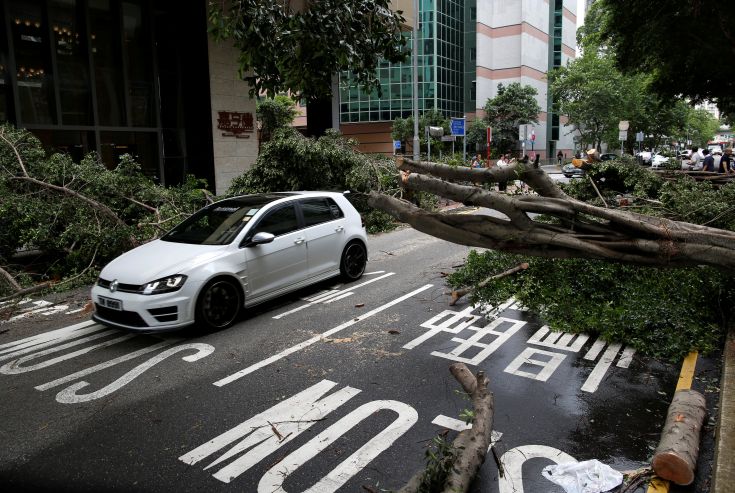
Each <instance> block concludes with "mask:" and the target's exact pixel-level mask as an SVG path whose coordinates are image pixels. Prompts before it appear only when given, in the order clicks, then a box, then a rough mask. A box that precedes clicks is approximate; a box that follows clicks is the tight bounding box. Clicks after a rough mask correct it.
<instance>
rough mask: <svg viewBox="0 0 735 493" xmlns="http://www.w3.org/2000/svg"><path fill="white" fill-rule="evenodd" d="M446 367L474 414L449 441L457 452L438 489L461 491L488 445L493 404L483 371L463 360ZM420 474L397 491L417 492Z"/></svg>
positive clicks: (422, 474)
mask: <svg viewBox="0 0 735 493" xmlns="http://www.w3.org/2000/svg"><path fill="white" fill-rule="evenodd" d="M449 371H450V372H451V373H452V375H453V376H454V378H455V379H456V380H457V381H458V382H459V384H460V385H461V386H462V389H464V391H465V392H466V393H467V394H469V396H470V399H471V400H472V408H473V410H474V413H475V414H474V418H473V419H472V427H471V428H468V429H466V430H464V431H461V432H460V433H459V434H458V435H457V437H456V438H455V439H454V441H453V442H452V447H453V448H454V449H456V451H457V452H456V456H455V458H454V462H453V464H452V467H451V470H450V471H449V474H448V475H447V479H446V481H445V482H444V489H443V490H442V491H443V492H445V493H464V492H466V491H468V490H469V487H470V484H471V483H472V480H473V479H474V478H475V475H477V471H479V469H480V466H481V465H482V463H483V462H484V461H485V455H486V454H487V450H488V448H489V447H490V438H491V436H490V434H491V431H492V428H493V413H494V411H495V404H494V400H493V394H492V392H490V391H489V390H488V383H489V381H488V379H487V377H486V376H485V373H484V372H482V371H479V372H477V375H473V374H472V372H471V371H470V370H469V368H467V366H466V365H465V364H464V363H454V364H453V365H451V366H450V367H449ZM423 477H424V471H423V470H422V471H419V472H418V473H416V474H415V475H414V476H413V477H412V478H411V479H410V480H409V481H408V483H406V485H405V486H404V487H403V488H401V489H400V490H398V493H418V491H419V490H420V488H421V485H422V481H423Z"/></svg>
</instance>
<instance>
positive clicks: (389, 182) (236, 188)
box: [226, 128, 437, 233]
mask: <svg viewBox="0 0 735 493" xmlns="http://www.w3.org/2000/svg"><path fill="white" fill-rule="evenodd" d="M290 190H334V191H340V192H341V191H345V190H351V191H353V192H357V193H353V194H350V195H349V199H350V200H351V201H352V203H353V204H354V205H355V207H356V208H357V210H358V211H360V213H361V214H362V215H363V219H364V220H365V226H366V228H367V230H368V232H370V233H377V232H380V231H387V230H390V229H392V228H394V227H395V222H394V221H393V220H392V219H391V217H390V216H389V215H387V214H385V213H383V212H382V211H376V210H373V209H372V208H370V207H368V205H367V201H366V199H365V197H364V196H363V195H361V194H365V193H368V192H370V191H371V190H377V191H382V192H383V193H387V194H391V195H396V194H399V193H400V190H401V189H400V187H399V185H398V174H397V171H396V167H395V164H394V162H393V160H392V159H390V158H389V157H386V156H383V155H367V154H362V153H360V152H358V151H357V142H356V141H354V140H348V139H345V138H344V137H342V136H341V135H340V134H339V132H335V131H332V130H330V131H328V132H327V134H326V135H324V136H322V137H320V138H319V139H313V138H307V137H304V136H303V135H301V134H300V133H299V132H297V131H296V130H293V129H291V128H283V129H279V130H277V131H276V132H275V134H274V136H273V139H272V140H271V141H270V142H268V143H266V144H265V145H264V146H263V148H262V149H261V152H260V155H259V156H258V159H257V160H256V162H255V164H254V165H253V167H252V168H251V169H249V170H248V171H246V172H245V173H243V174H242V175H240V176H238V177H236V178H235V179H234V180H232V183H231V185H230V188H229V189H228V190H227V192H226V195H240V194H247V193H261V192H271V191H281V192H283V191H290ZM415 200H416V201H417V202H418V203H419V204H420V205H421V206H422V207H425V208H428V209H430V210H431V209H433V208H434V207H435V206H436V203H437V199H436V197H434V196H432V195H430V194H424V193H420V194H416V196H415Z"/></svg>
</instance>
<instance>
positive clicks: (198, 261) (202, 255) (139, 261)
mask: <svg viewBox="0 0 735 493" xmlns="http://www.w3.org/2000/svg"><path fill="white" fill-rule="evenodd" d="M226 249H227V245H191V244H188V243H174V242H170V241H161V240H154V241H151V242H150V243H146V244H145V245H141V246H139V247H137V248H134V249H132V250H130V251H129V252H127V253H124V254H122V255H120V256H119V257H117V258H116V259H115V260H113V261H112V262H110V263H109V264H107V265H106V266H105V268H104V269H102V272H101V273H100V277H101V278H102V279H106V280H108V281H112V280H115V279H117V280H118V281H119V282H121V283H123V284H136V285H140V284H145V283H148V282H151V281H155V280H156V279H161V278H162V277H166V276H170V275H174V274H186V275H189V273H190V272H191V271H192V270H194V269H195V268H196V267H198V266H200V265H202V264H205V263H207V262H211V261H212V260H214V259H216V258H217V257H220V256H222V255H224V254H225V251H226Z"/></svg>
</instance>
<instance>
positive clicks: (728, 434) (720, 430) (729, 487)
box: [711, 327, 735, 493]
mask: <svg viewBox="0 0 735 493" xmlns="http://www.w3.org/2000/svg"><path fill="white" fill-rule="evenodd" d="M719 412H720V414H719V416H718V419H717V430H716V436H715V459H714V471H713V474H712V490H711V491H712V493H729V492H732V491H733V484H735V460H733V459H732V453H733V450H735V327H731V328H730V330H729V331H728V334H727V340H726V341H725V349H724V351H723V353H722V379H721V381H720V410H719Z"/></svg>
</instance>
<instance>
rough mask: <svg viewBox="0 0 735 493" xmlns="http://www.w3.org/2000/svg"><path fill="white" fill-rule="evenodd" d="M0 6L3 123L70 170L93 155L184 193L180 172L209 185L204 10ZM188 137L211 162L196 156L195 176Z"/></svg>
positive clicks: (125, 3) (73, 3)
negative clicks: (125, 163)
mask: <svg viewBox="0 0 735 493" xmlns="http://www.w3.org/2000/svg"><path fill="white" fill-rule="evenodd" d="M0 5H1V7H0V23H1V24H0V25H2V26H3V29H2V30H0V120H3V121H10V122H11V123H14V124H15V125H16V126H18V127H24V128H28V129H29V130H31V131H32V132H33V133H34V134H35V135H36V136H38V137H39V139H40V140H41V141H42V143H43V144H44V145H45V146H46V147H47V148H49V149H53V150H57V151H62V152H68V153H69V154H70V155H71V156H72V157H73V158H74V159H77V160H78V159H81V157H82V156H83V155H84V154H85V153H87V152H91V151H96V152H97V153H98V155H99V156H100V157H101V159H102V160H103V161H104V163H105V164H106V165H107V166H108V167H110V168H113V167H114V166H116V165H117V163H118V161H119V158H120V156H121V155H122V154H125V153H129V154H132V155H134V156H135V157H136V159H137V160H138V162H139V163H140V164H141V167H142V170H143V172H144V173H145V174H146V175H148V176H149V177H151V178H153V179H154V180H156V181H158V182H162V183H165V184H176V183H181V182H182V181H183V179H184V176H185V174H186V173H187V172H196V173H197V175H198V176H201V177H204V178H208V179H210V180H211V179H212V176H211V174H212V170H211V169H209V168H211V167H212V166H213V165H212V164H210V163H211V112H210V106H209V69H208V65H207V39H206V12H205V8H206V5H205V3H204V2H199V5H198V7H197V8H191V9H181V8H180V5H179V4H178V2H176V1H173V0H156V1H155V2H150V1H148V0H1V2H0ZM164 21H165V22H164ZM157 30H158V31H159V32H156V31H157ZM161 50H163V51H161ZM159 58H161V59H163V62H162V63H161V64H160V65H159V63H158V59H159ZM182 59H183V60H185V61H186V64H184V63H181V60H182ZM195 64H197V65H195ZM160 67H163V71H164V74H159V68H160ZM184 100H187V101H189V103H188V104H187V106H186V108H184V106H183V101H184ZM185 109H186V111H184V110H185ZM171 115H174V117H171ZM162 120H165V122H163V123H162ZM164 123H165V125H164ZM187 129H188V130H191V131H192V132H196V133H197V134H198V135H199V144H200V145H201V144H202V143H203V144H205V145H207V144H208V145H209V146H208V149H209V155H207V153H206V152H204V153H203V152H202V151H201V150H199V151H194V152H193V153H194V154H196V155H197V157H199V158H201V159H202V163H199V164H195V165H193V166H189V163H188V153H187V148H186V145H185V140H184V138H183V134H184V133H185V132H186V130H187ZM190 168H193V169H190Z"/></svg>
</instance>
